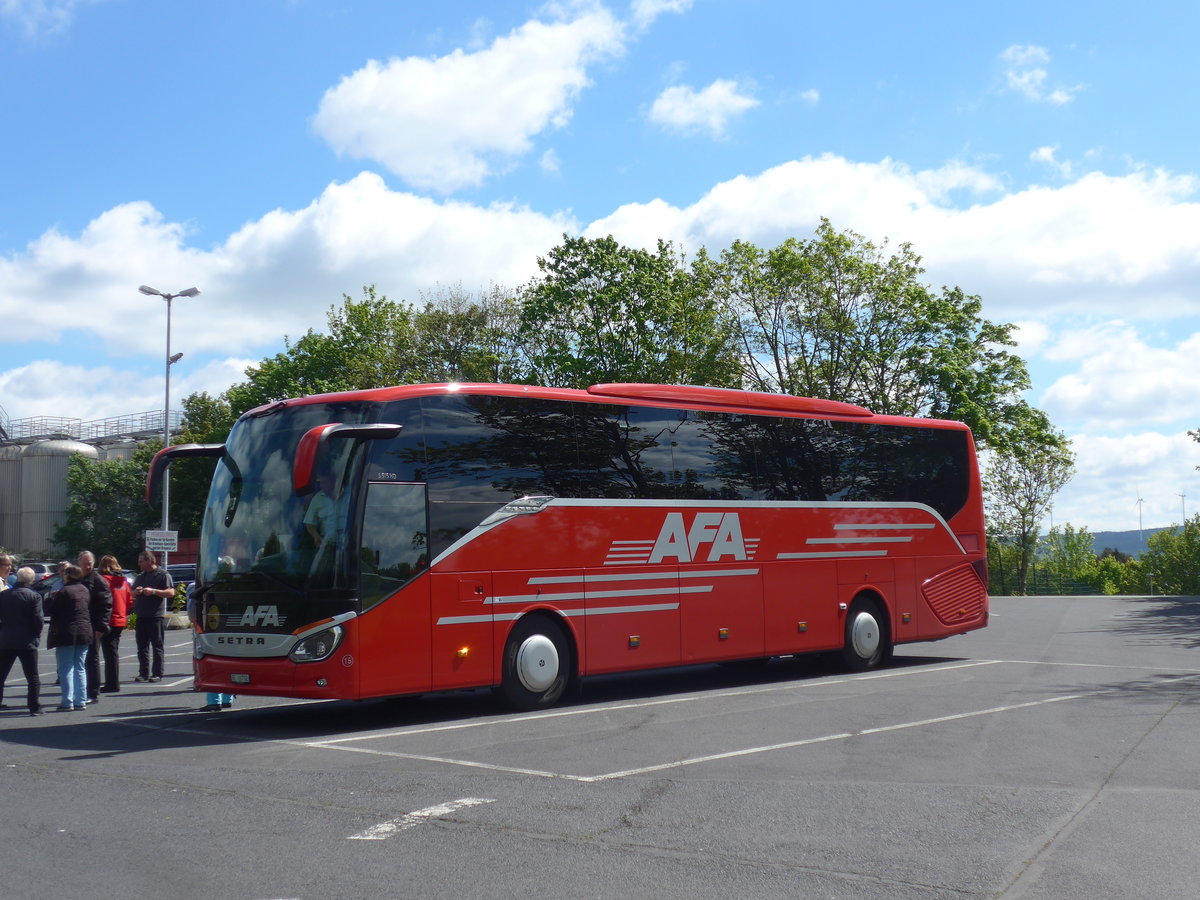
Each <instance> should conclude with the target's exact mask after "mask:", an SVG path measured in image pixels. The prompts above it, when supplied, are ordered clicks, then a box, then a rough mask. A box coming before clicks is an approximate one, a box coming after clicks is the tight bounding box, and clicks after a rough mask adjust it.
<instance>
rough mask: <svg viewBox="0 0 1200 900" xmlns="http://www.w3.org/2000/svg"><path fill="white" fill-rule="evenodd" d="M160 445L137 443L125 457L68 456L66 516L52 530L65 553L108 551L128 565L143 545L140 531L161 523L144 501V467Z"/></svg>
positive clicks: (55, 540) (71, 554) (158, 514)
mask: <svg viewBox="0 0 1200 900" xmlns="http://www.w3.org/2000/svg"><path fill="white" fill-rule="evenodd" d="M161 446H162V445H161V443H153V444H147V445H144V446H142V447H139V448H138V449H137V450H136V451H135V453H134V458H133V459H130V460H122V459H107V460H102V461H101V460H94V459H87V458H86V457H84V456H83V455H81V454H76V455H74V456H72V457H71V460H70V462H69V463H68V466H67V497H68V501H69V502H68V506H67V517H66V521H65V522H63V524H62V525H60V526H58V528H56V529H55V530H54V542H55V543H56V544H58V546H59V548H60V549H61V550H62V551H63V553H64V554H65V555H66V556H70V557H72V558H73V557H74V555H75V554H76V553H78V552H79V551H80V550H91V551H93V552H94V553H96V555H97V557H99V556H100V555H101V554H104V553H112V554H113V555H115V556H116V557H117V558H118V559H119V560H121V563H122V564H123V565H126V566H131V565H132V563H133V561H134V560H135V559H136V558H137V554H138V552H139V551H140V550H141V548H142V532H143V531H145V530H146V529H147V528H158V527H159V525H161V524H162V522H161V518H160V512H159V511H158V510H156V509H151V508H150V507H149V506H147V505H146V501H145V493H146V471H147V469H148V468H149V466H150V460H151V459H153V457H154V454H155V453H156V452H158V450H159V448H160V447H161Z"/></svg>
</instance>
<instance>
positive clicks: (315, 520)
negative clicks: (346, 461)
mask: <svg viewBox="0 0 1200 900" xmlns="http://www.w3.org/2000/svg"><path fill="white" fill-rule="evenodd" d="M317 485H318V487H319V488H320V490H318V491H317V492H316V494H314V495H313V498H312V501H311V502H310V503H309V504H308V509H307V510H306V511H305V513H304V527H305V528H306V529H307V530H308V533H309V535H310V536H311V537H312V539H313V545H314V546H316V547H320V546H321V544H322V543H323V542H324V541H325V539H326V538H327V537H334V536H335V535H336V533H337V530H338V524H337V517H338V511H337V507H338V505H339V504H338V497H337V479H336V478H334V475H333V472H331V471H329V470H328V469H324V470H322V471H321V472H320V474H318V475H317Z"/></svg>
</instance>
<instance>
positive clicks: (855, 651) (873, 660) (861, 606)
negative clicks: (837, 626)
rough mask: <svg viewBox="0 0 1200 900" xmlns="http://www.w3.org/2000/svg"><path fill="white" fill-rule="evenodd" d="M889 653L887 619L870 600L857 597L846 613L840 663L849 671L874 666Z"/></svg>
mask: <svg viewBox="0 0 1200 900" xmlns="http://www.w3.org/2000/svg"><path fill="white" fill-rule="evenodd" d="M891 653H892V644H891V639H890V637H889V635H888V626H887V619H886V618H885V617H884V616H883V614H882V613H881V612H880V607H879V604H877V603H876V602H875V601H874V600H870V599H867V598H864V597H860V598H859V599H857V600H855V601H854V602H853V603H852V604H850V610H849V612H847V613H846V628H845V639H844V641H843V644H842V663H843V664H844V665H845V666H846V668H847V669H849V670H850V671H852V672H863V671H866V670H867V669H875V668H878V667H879V666H881V665H882V664H883V663H884V662H886V661H887V659H888V657H890V656H891Z"/></svg>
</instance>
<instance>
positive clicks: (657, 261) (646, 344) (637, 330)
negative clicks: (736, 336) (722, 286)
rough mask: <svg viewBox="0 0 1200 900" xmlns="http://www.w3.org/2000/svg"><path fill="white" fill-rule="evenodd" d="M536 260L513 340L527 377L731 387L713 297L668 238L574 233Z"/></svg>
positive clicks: (733, 377)
mask: <svg viewBox="0 0 1200 900" xmlns="http://www.w3.org/2000/svg"><path fill="white" fill-rule="evenodd" d="M563 237H564V242H563V243H562V244H561V245H560V246H558V247H555V248H554V249H553V250H551V251H550V253H549V254H547V255H546V256H545V257H542V258H539V259H538V268H539V269H540V270H541V273H542V274H541V275H540V276H538V277H536V278H534V279H533V281H532V282H530V284H529V285H528V286H527V287H526V289H525V291H524V293H523V295H522V298H521V307H520V315H519V320H518V339H519V342H520V345H521V348H522V351H523V353H524V357H525V360H526V363H527V370H526V372H525V377H526V379H527V380H528V381H530V382H533V383H538V384H544V385H548V386H551V387H575V388H583V387H587V386H588V385H591V384H597V383H602V382H610V381H626V382H652V383H659V384H706V385H711V386H714V387H733V386H737V365H736V360H735V357H734V349H735V348H734V345H733V343H732V334H731V332H730V330H729V328H728V325H727V322H726V321H725V319H724V318H723V316H722V313H721V308H720V305H719V303H718V302H717V298H716V297H715V296H714V295H713V294H712V293H711V292H710V291H707V290H705V289H704V287H705V285H704V284H703V281H702V280H701V279H698V278H697V276H696V275H695V274H694V273H693V272H692V271H689V270H688V268H687V267H686V266H685V261H684V258H683V256H682V254H680V253H679V252H678V251H677V250H676V249H675V248H674V247H673V246H672V245H671V244H670V243H669V242H666V241H659V242H658V246H657V249H656V250H654V251H649V250H639V249H634V248H630V247H625V246H622V245H620V244H618V243H617V241H616V240H615V239H613V238H612V237H611V236H609V237H605V238H597V239H587V238H582V237H579V238H572V237H568V236H566V235H564V236H563Z"/></svg>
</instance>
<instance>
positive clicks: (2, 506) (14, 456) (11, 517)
mask: <svg viewBox="0 0 1200 900" xmlns="http://www.w3.org/2000/svg"><path fill="white" fill-rule="evenodd" d="M20 530H21V447H20V445H19V444H7V445H5V446H3V447H0V547H4V548H6V549H8V550H18V549H20V547H21V542H20V538H21V535H20V533H19V532H20Z"/></svg>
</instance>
